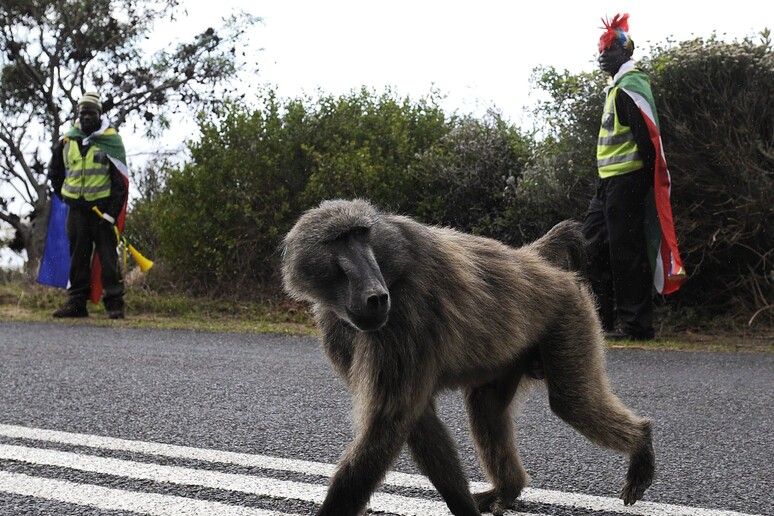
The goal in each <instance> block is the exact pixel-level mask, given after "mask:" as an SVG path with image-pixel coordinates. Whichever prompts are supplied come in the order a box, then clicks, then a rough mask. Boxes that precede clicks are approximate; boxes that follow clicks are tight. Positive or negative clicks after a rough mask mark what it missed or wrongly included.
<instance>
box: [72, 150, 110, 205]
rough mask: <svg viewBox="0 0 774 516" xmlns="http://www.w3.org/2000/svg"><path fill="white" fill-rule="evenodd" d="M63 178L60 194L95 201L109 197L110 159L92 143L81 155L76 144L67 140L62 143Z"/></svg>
mask: <svg viewBox="0 0 774 516" xmlns="http://www.w3.org/2000/svg"><path fill="white" fill-rule="evenodd" d="M63 154H64V161H65V180H64V183H63V184H62V196H63V197H69V198H71V199H79V198H83V199H85V200H86V201H96V200H99V199H105V198H107V197H110V159H109V158H108V156H107V154H106V153H105V151H103V150H100V148H99V147H97V146H96V145H92V146H91V147H90V148H89V150H88V151H87V152H86V155H85V156H81V150H80V148H79V146H78V144H77V143H76V142H74V141H72V140H68V141H67V142H65V145H64V150H63Z"/></svg>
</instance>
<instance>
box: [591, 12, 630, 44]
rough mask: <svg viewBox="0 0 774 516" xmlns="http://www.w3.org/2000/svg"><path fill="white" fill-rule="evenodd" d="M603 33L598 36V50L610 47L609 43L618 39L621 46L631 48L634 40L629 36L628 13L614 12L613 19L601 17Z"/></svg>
mask: <svg viewBox="0 0 774 516" xmlns="http://www.w3.org/2000/svg"><path fill="white" fill-rule="evenodd" d="M602 23H604V24H605V26H604V27H600V29H605V33H604V34H602V36H600V38H599V51H600V52H602V51H603V50H605V49H606V48H610V45H612V44H613V43H615V42H616V41H618V42H619V43H620V44H621V46H622V47H623V48H625V49H627V50H629V49H631V48H633V46H634V42H632V38H630V37H629V15H628V14H626V13H625V14H616V15H615V16H614V17H613V21H610V20H607V19H605V18H602Z"/></svg>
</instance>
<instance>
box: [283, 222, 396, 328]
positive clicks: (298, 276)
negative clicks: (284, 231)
mask: <svg viewBox="0 0 774 516" xmlns="http://www.w3.org/2000/svg"><path fill="white" fill-rule="evenodd" d="M317 215H319V217H317ZM323 215H324V216H323ZM331 215H332V214H331V213H330V212H326V213H324V214H323V213H310V214H308V215H307V216H306V217H302V219H301V220H300V221H299V223H298V224H297V225H296V227H295V228H294V229H293V230H291V232H290V233H289V234H288V236H287V238H286V239H285V251H284V258H283V281H284V284H285V288H286V290H288V292H289V293H290V294H291V295H293V296H294V297H297V298H299V299H304V300H306V301H311V302H312V303H314V304H315V305H316V306H317V309H321V308H322V309H328V310H332V311H333V312H334V313H335V314H336V315H337V316H338V317H339V318H340V319H341V320H342V321H344V322H346V323H348V324H350V325H351V326H353V327H354V328H356V329H358V330H360V331H376V330H378V329H379V328H381V327H382V326H384V325H385V323H386V322H387V319H388V316H389V312H390V293H389V291H388V290H387V286H386V284H385V281H384V277H383V276H382V271H381V270H380V268H379V264H378V263H377V261H376V257H375V256H374V251H373V248H372V247H371V242H370V239H371V236H372V230H371V226H372V224H373V221H372V220H368V219H362V218H358V217H354V218H350V219H349V220H346V224H343V225H336V227H335V231H334V230H333V228H332V224H331V223H332V221H333V220H332V219H336V217H335V216H333V217H331ZM333 215H335V213H334V214H333ZM343 219H344V217H339V218H338V221H339V222H341V221H342V220H343ZM323 220H324V222H323ZM320 226H325V230H324V231H320ZM312 229H314V231H312Z"/></svg>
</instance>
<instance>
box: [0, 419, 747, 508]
mask: <svg viewBox="0 0 774 516" xmlns="http://www.w3.org/2000/svg"><path fill="white" fill-rule="evenodd" d="M0 435H4V436H6V437H11V438H18V439H30V440H37V441H46V442H54V443H61V444H68V445H75V446H84V447H90V448H97V449H106V450H113V451H125V452H133V453H143V454H147V455H155V456H163V457H170V458H183V459H193V460H199V461H205V462H215V463H223V464H233V465H239V466H250V467H257V468H262V469H272V470H279V471H290V472H294V473H303V474H310V475H318V476H323V477H329V476H330V475H331V474H332V473H333V471H334V469H335V466H333V465H331V464H326V463H320V462H309V461H300V460H294V459H283V458H278V457H269V456H265V455H250V454H246V453H237V452H227V451H219V450H211V449H202V448H193V447H188V446H178V445H171V444H164V443H153V442H143V441H133V440H128V439H118V438H113V437H103V436H96V435H89V434H78V433H70V432H61V431H57V430H45V429H38V428H27V427H23V426H15V425H4V424H0ZM1 447H2V449H3V450H4V451H3V453H8V454H18V456H19V457H21V456H24V457H27V458H26V459H25V458H18V459H15V460H23V461H26V462H33V463H48V462H37V461H36V460H32V459H35V458H38V459H41V460H42V459H43V458H45V460H46V461H51V462H54V463H58V462H66V463H68V464H71V465H69V466H68V465H61V467H69V468H74V469H84V468H85V467H94V468H106V469H107V470H109V471H111V472H107V471H105V474H111V475H119V476H129V477H132V478H148V479H149V480H156V481H159V482H175V483H179V484H188V485H207V487H212V488H216V489H228V490H233V491H243V492H247V493H253V494H261V495H264V496H272V497H280V498H293V499H297V500H304V501H310V502H314V503H320V502H322V500H323V498H324V495H325V491H326V486H323V485H313V484H306V483H302V482H287V481H279V480H273V479H266V478H259V477H255V476H248V475H233V474H228V473H219V472H212V471H202V470H196V469H191V468H180V467H176V466H160V465H151V464H146V463H138V462H133V461H123V460H119V459H108V458H99V457H92V456H85V455H78V454H74V453H69V452H59V451H49V450H36V449H30V448H24V447H19V446H9V445H5V446H1ZM23 450H28V451H23ZM45 452H47V453H45ZM57 456H60V457H59V458H57ZM62 457H67V458H66V459H63V458H62ZM73 464H79V465H78V466H74V465H73ZM51 465H57V464H51ZM86 470H87V471H94V472H97V473H99V472H100V471H97V470H92V469H86ZM115 471H122V473H116V472H115ZM129 471H132V472H134V474H137V475H140V474H142V475H151V476H152V477H153V478H149V477H145V476H134V474H128V472H129ZM154 471H155V472H156V473H154ZM160 471H164V472H166V473H167V474H169V475H170V477H168V478H163V475H161V476H159V473H158V472H160ZM162 478H163V479H162ZM171 478H175V479H176V480H172V479H171ZM192 479H199V481H201V482H205V484H201V483H196V482H192ZM217 482H222V483H217ZM385 484H389V485H393V486H397V487H410V488H415V489H422V490H430V491H433V490H434V488H433V486H432V484H430V482H429V481H428V480H427V479H426V478H425V477H423V476H419V475H410V474H407V473H399V472H391V473H389V474H388V475H387V478H386V480H385ZM488 488H489V485H488V484H486V483H483V482H472V483H471V489H472V490H473V491H483V490H485V489H488ZM245 489H247V490H245ZM253 489H258V490H259V491H260V492H257V493H256V492H255V491H254V490H253ZM520 499H521V500H523V501H526V502H533V503H540V504H548V505H559V506H564V507H578V508H583V509H589V510H595V511H610V512H617V513H621V514H633V515H640V516H678V515H680V516H683V515H686V516H687V515H691V516H756V515H748V514H744V513H740V512H735V511H724V510H715V509H702V508H698V507H688V506H683V505H673V504H661V503H655V502H643V501H640V502H637V504H636V505H634V506H629V507H626V506H624V505H623V502H621V500H619V499H617V498H607V497H601V496H592V495H584V494H575V493H565V492H562V491H551V490H546V489H534V488H527V489H525V490H524V492H523V493H522V495H521V497H520ZM416 503H420V505H412V504H416ZM424 503H428V504H430V505H423V504H424ZM371 508H372V509H374V510H380V511H385V512H393V513H396V514H407V515H408V514H424V515H427V514H444V515H448V509H447V508H446V505H445V504H443V503H440V502H432V501H423V500H418V499H415V498H407V497H402V496H397V495H389V494H386V493H376V494H374V496H373V498H372V499H371ZM400 511H404V512H400ZM405 511H408V512H405ZM411 511H419V512H418V513H417V512H411ZM439 511H440V512H439Z"/></svg>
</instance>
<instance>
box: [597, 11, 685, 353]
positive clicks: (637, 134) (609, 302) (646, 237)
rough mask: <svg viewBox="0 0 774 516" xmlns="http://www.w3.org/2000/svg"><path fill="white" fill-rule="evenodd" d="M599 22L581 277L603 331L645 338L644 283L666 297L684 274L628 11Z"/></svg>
mask: <svg viewBox="0 0 774 516" xmlns="http://www.w3.org/2000/svg"><path fill="white" fill-rule="evenodd" d="M602 21H603V23H604V25H605V26H604V27H603V29H605V32H604V34H602V37H600V39H599V66H600V69H601V70H602V71H603V72H604V73H606V74H609V75H610V76H611V80H610V85H609V86H608V87H607V88H606V99H605V108H604V111H603V114H602V125H601V127H600V130H599V139H598V143H597V168H598V170H599V180H598V184H597V191H596V194H595V195H594V197H593V198H592V199H591V203H590V205H589V209H588V212H587V213H586V219H585V221H584V224H583V232H584V234H585V236H586V239H587V240H588V242H589V277H590V280H591V286H592V289H593V290H594V293H595V295H596V297H597V302H598V308H599V314H600V318H601V320H602V325H603V327H604V329H605V336H606V337H607V338H610V339H633V340H650V339H653V338H654V330H653V303H652V297H651V294H652V292H651V284H653V285H655V287H656V290H657V291H658V292H659V293H661V294H670V293H672V292H675V291H676V290H677V289H678V288H680V285H681V284H682V283H683V282H684V281H685V280H686V278H687V277H686V274H685V270H684V269H683V265H682V262H681V260H680V255H679V252H678V250H677V239H676V237H675V230H674V224H673V221H672V208H671V204H670V198H669V192H670V184H671V183H670V177H669V171H668V170H667V166H666V161H665V158H664V152H663V149H662V147H661V136H660V133H659V122H658V115H657V113H656V106H655V103H654V102H653V93H652V91H651V89H650V81H649V79H648V77H647V75H645V73H643V72H642V71H641V70H639V69H637V68H635V66H634V61H632V54H633V52H634V42H633V41H632V39H631V38H630V37H629V33H628V31H629V15H628V14H624V15H616V16H615V17H614V18H613V21H612V22H609V21H607V20H602Z"/></svg>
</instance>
